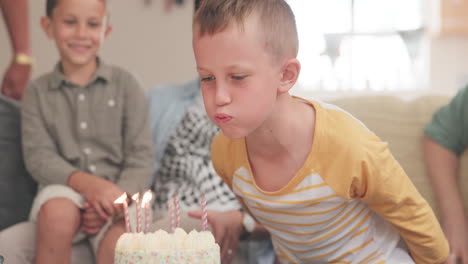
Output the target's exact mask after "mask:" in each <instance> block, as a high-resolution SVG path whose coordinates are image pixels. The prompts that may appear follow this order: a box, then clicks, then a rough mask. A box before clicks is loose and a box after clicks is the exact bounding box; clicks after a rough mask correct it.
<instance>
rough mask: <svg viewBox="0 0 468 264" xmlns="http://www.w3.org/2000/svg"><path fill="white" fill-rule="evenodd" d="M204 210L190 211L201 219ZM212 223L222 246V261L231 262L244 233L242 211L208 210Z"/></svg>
mask: <svg viewBox="0 0 468 264" xmlns="http://www.w3.org/2000/svg"><path fill="white" fill-rule="evenodd" d="M202 214H203V212H202V211H201V210H200V211H193V212H189V216H191V217H195V218H199V219H201V217H202ZM208 223H209V224H210V226H211V228H212V230H213V233H214V236H215V240H216V243H218V244H219V245H220V246H221V260H222V263H230V262H231V260H232V259H233V258H234V255H235V253H236V250H237V247H238V244H239V237H240V235H241V233H242V213H241V212H240V211H239V210H231V211H227V212H219V211H208Z"/></svg>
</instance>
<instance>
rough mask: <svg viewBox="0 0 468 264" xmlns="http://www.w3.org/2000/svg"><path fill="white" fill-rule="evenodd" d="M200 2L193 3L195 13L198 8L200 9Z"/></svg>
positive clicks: (196, 0)
mask: <svg viewBox="0 0 468 264" xmlns="http://www.w3.org/2000/svg"><path fill="white" fill-rule="evenodd" d="M200 2H201V0H195V3H194V4H193V7H194V9H195V12H197V10H198V8H199V7H200Z"/></svg>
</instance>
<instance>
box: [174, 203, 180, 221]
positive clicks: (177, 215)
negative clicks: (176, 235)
mask: <svg viewBox="0 0 468 264" xmlns="http://www.w3.org/2000/svg"><path fill="white" fill-rule="evenodd" d="M174 207H175V216H176V217H175V219H176V224H175V227H180V205H179V198H177V196H174Z"/></svg>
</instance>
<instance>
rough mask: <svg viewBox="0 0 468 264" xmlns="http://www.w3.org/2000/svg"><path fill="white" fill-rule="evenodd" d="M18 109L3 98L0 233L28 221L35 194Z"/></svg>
mask: <svg viewBox="0 0 468 264" xmlns="http://www.w3.org/2000/svg"><path fill="white" fill-rule="evenodd" d="M19 109H20V108H19V104H18V103H16V102H15V101H13V100H11V99H8V98H6V97H4V96H3V95H0V230H2V229H4V228H6V227H9V226H11V225H13V224H15V223H17V222H20V221H23V220H26V219H27V216H28V213H29V209H30V206H31V201H32V199H33V197H34V195H35V193H36V183H35V182H34V181H33V179H32V178H31V176H29V174H28V173H27V171H26V169H25V167H24V163H23V157H22V154H21V137H20V135H21V133H20V110H19Z"/></svg>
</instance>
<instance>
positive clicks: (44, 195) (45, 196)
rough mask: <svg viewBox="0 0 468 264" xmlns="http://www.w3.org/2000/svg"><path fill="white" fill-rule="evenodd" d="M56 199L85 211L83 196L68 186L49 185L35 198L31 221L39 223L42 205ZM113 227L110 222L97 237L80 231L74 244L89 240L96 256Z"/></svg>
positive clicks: (75, 237)
mask: <svg viewBox="0 0 468 264" xmlns="http://www.w3.org/2000/svg"><path fill="white" fill-rule="evenodd" d="M55 198H66V199H69V200H71V201H72V202H73V203H74V204H75V205H76V206H77V207H78V208H80V209H83V206H84V203H85V198H84V197H83V195H82V194H80V193H78V192H76V191H75V190H73V189H72V188H70V187H68V186H65V185H59V184H53V185H48V186H46V187H44V188H42V189H41V190H40V191H39V192H38V194H37V195H36V197H35V198H34V201H33V204H32V207H31V212H30V213H29V221H31V222H34V223H37V218H38V215H39V211H40V210H41V207H42V205H43V204H45V203H46V202H47V201H49V200H51V199H55ZM111 225H112V221H111V220H109V221H108V222H107V223H106V224H105V225H104V226H103V227H102V228H101V230H100V231H99V232H98V233H97V234H96V235H92V236H90V235H88V234H86V233H84V232H83V231H81V230H80V231H78V232H77V233H76V234H75V236H74V237H73V244H76V243H79V242H81V241H83V240H85V239H88V240H89V243H90V244H91V247H92V249H93V252H94V254H96V253H97V250H98V247H99V243H100V242H101V240H102V238H103V237H104V234H105V233H106V232H107V230H109V227H110V226H111Z"/></svg>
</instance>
